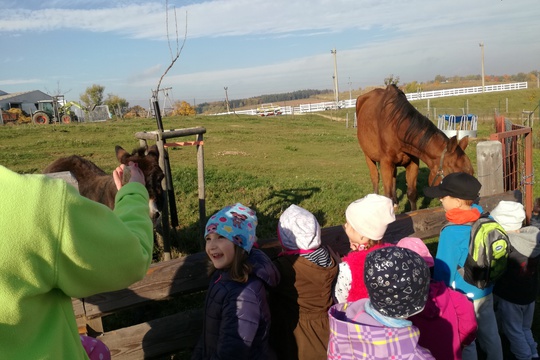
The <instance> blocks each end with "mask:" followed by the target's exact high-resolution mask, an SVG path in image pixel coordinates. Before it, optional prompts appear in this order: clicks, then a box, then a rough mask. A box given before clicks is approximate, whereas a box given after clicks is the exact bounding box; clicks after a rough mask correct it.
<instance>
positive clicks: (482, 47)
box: [478, 43, 484, 92]
mask: <svg viewBox="0 0 540 360" xmlns="http://www.w3.org/2000/svg"><path fill="white" fill-rule="evenodd" d="M478 45H479V46H480V49H482V92H484V43H480V44H478Z"/></svg>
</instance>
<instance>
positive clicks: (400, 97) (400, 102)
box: [383, 84, 448, 148]
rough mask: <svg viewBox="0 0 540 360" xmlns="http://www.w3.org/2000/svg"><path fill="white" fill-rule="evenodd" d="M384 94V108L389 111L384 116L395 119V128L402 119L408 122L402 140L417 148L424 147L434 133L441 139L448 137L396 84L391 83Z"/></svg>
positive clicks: (400, 123) (399, 125)
mask: <svg viewBox="0 0 540 360" xmlns="http://www.w3.org/2000/svg"><path fill="white" fill-rule="evenodd" d="M384 96H385V98H384V102H383V104H384V109H385V110H388V111H389V112H390V113H389V116H387V117H386V118H387V119H393V120H394V121H395V124H394V126H395V127H396V129H399V128H400V127H401V125H402V124H403V122H404V121H408V122H409V125H408V127H407V130H406V131H405V134H404V136H403V142H405V143H408V144H410V145H414V146H415V147H418V148H424V147H426V146H427V144H428V142H429V141H430V140H431V139H432V138H433V137H434V136H436V135H442V136H441V138H442V139H445V140H447V139H448V137H447V136H446V135H445V134H444V133H443V132H442V131H441V130H439V129H438V128H437V127H436V126H435V124H433V123H432V122H431V120H429V119H428V118H427V117H425V116H424V115H422V114H421V113H420V112H419V111H418V110H416V108H415V107H414V106H412V105H411V103H410V102H409V101H408V100H407V97H406V96H405V94H404V93H403V91H401V90H400V89H399V88H398V87H397V86H396V85H394V84H392V85H390V86H388V87H387V88H386V90H385V95H384Z"/></svg>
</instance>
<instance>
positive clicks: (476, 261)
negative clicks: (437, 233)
mask: <svg viewBox="0 0 540 360" xmlns="http://www.w3.org/2000/svg"><path fill="white" fill-rule="evenodd" d="M488 215H489V214H486V213H484V214H482V216H481V217H480V218H479V219H478V220H476V221H475V222H470V223H467V224H465V225H471V238H470V241H469V253H468V255H467V259H466V260H465V264H464V265H463V267H461V266H459V265H458V269H457V271H458V273H459V274H460V275H461V276H462V277H463V279H464V280H465V281H466V282H468V283H469V284H471V285H474V286H476V287H477V288H479V289H485V288H486V287H488V286H491V285H493V284H494V283H495V281H497V280H498V279H499V278H500V277H501V276H502V275H503V274H504V273H505V272H506V266H507V262H508V255H509V254H510V251H511V245H510V240H509V239H508V235H507V234H506V231H505V230H504V229H503V227H502V226H501V225H500V224H499V223H498V222H496V221H495V220H493V219H492V218H490V217H488ZM446 226H448V225H446Z"/></svg>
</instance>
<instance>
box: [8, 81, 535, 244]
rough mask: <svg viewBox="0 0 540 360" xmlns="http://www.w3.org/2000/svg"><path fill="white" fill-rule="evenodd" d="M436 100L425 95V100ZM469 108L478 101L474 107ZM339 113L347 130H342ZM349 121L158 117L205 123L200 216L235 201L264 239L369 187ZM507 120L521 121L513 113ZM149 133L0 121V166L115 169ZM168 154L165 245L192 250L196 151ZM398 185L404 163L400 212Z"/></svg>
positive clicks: (131, 123)
mask: <svg viewBox="0 0 540 360" xmlns="http://www.w3.org/2000/svg"><path fill="white" fill-rule="evenodd" d="M535 91H536V89H529V90H523V91H515V92H506V93H497V94H492V93H488V94H483V95H476V97H478V96H480V97H482V100H481V101H480V100H474V97H471V99H470V100H469V104H470V105H469V107H470V110H471V111H470V112H472V113H482V112H483V111H484V110H483V109H484V108H490V107H491V105H492V104H493V103H494V102H496V101H497V98H506V97H508V98H511V100H510V104H516V105H515V107H514V108H512V110H513V111H514V113H515V114H517V113H518V111H517V109H518V108H521V107H522V106H523V105H522V104H523V102H524V101H526V99H529V98H532V96H533V95H534V92H535ZM517 93H521V96H518V94H517ZM531 94H532V95H531ZM459 98H460V97H455V98H446V103H439V102H442V101H443V99H438V100H437V102H438V103H437V104H436V105H437V106H439V107H445V108H451V107H453V106H454V104H453V102H456V101H457V102H463V98H462V99H461V100H459ZM456 99H458V100H456ZM524 99H525V100H524ZM417 103H418V104H414V105H415V106H418V107H419V109H422V103H421V102H417ZM434 103H435V100H432V101H431V106H434V105H433V104H434ZM472 104H476V105H474V107H472ZM517 104H519V105H517ZM491 114H492V115H491V117H486V118H484V119H481V120H480V122H479V130H478V138H477V139H471V141H470V145H469V147H468V148H467V149H466V152H467V154H468V155H469V157H470V158H471V160H472V162H473V164H475V165H476V144H477V143H478V141H481V140H484V139H486V138H487V137H489V134H490V133H492V132H493V131H494V125H493V112H491ZM511 114H512V112H511ZM511 114H510V115H509V118H510V119H512V115H511ZM328 117H331V118H333V119H339V121H335V120H334V121H332V120H329V119H328ZM347 117H348V118H349V127H347V126H346V124H347V122H346V121H345V119H346V118H347ZM353 118H354V110H353V109H342V110H338V111H326V112H322V113H312V114H305V115H297V116H280V117H269V118H260V117H254V116H234V115H231V116H219V117H214V116H194V117H173V118H164V120H163V121H164V128H165V129H180V128H191V127H197V126H200V127H204V128H205V129H206V134H205V135H204V141H205V145H204V152H205V155H204V161H205V184H206V207H207V215H210V214H212V213H213V212H215V211H217V210H219V209H220V208H221V207H222V206H224V205H226V204H229V203H233V202H237V201H238V202H242V203H244V204H245V205H248V206H251V207H253V208H254V209H255V210H256V211H257V214H258V217H259V227H258V236H259V237H261V238H268V237H274V236H275V229H276V225H277V219H278V217H279V215H280V214H281V212H282V211H283V210H284V209H285V208H287V207H288V206H289V205H290V204H293V203H294V204H299V205H300V206H303V207H305V208H306V209H308V210H310V211H312V212H313V213H314V214H315V215H316V216H317V219H318V220H319V222H320V223H321V226H323V227H327V226H334V225H338V224H341V223H343V221H344V210H345V207H346V206H347V205H348V204H349V203H350V202H351V201H353V200H355V199H357V198H360V197H362V196H364V195H365V194H367V193H369V192H371V182H370V179H369V172H368V170H367V166H366V164H365V160H364V157H363V155H362V152H361V150H360V147H359V145H358V142H357V139H356V131H355V130H356V129H353V128H352V119H353ZM513 121H514V122H516V123H520V122H519V121H518V120H517V119H515V120H513ZM155 129H156V123H155V120H154V119H138V120H117V121H108V122H99V123H81V124H77V123H75V124H70V125H47V126H37V125H19V126H3V127H0V138H1V139H2V141H1V143H0V164H2V165H4V166H6V167H8V168H10V169H12V170H14V171H17V172H20V173H39V172H41V170H42V169H43V168H44V167H45V166H46V165H47V164H49V163H50V162H52V161H54V160H55V159H56V158H58V157H61V156H67V155H71V154H78V155H81V156H84V157H87V158H89V159H90V160H92V161H93V162H95V163H96V164H97V165H98V166H100V167H102V168H103V169H104V170H105V171H107V172H112V170H113V169H114V168H115V167H116V165H117V160H116V157H115V154H114V147H115V145H120V146H123V147H124V148H125V149H126V150H128V151H131V150H132V149H134V148H136V147H137V146H138V140H137V139H136V138H135V136H134V134H135V133H136V132H138V131H152V130H155ZM175 140H177V141H183V140H193V139H192V138H191V137H190V138H177V139H175ZM535 153H536V150H535ZM169 158H170V164H171V168H172V176H173V183H174V189H175V196H176V202H177V209H178V218H179V223H180V226H179V228H178V229H177V234H178V236H177V238H176V240H177V241H176V242H175V243H173V247H174V249H173V251H174V252H175V253H176V254H178V253H190V252H193V251H197V250H199V247H198V243H199V240H200V239H198V237H199V232H198V195H197V194H198V193H197V162H196V151H195V148H194V147H182V148H172V149H170V150H169ZM536 158H538V157H537V156H536ZM538 168H539V167H538V166H536V167H535V169H538ZM404 183H405V181H404V173H403V169H399V171H398V200H399V206H400V211H401V212H402V211H406V210H408V204H407V199H406V197H405V196H404V193H405V184H404ZM424 186H427V169H426V168H425V167H423V168H421V173H420V176H419V181H418V185H417V187H418V189H419V200H418V205H419V207H421V208H425V207H429V206H437V205H438V201H436V200H431V199H425V198H423V195H422V192H421V190H422V188H423V187H424ZM535 194H540V188H538V185H535Z"/></svg>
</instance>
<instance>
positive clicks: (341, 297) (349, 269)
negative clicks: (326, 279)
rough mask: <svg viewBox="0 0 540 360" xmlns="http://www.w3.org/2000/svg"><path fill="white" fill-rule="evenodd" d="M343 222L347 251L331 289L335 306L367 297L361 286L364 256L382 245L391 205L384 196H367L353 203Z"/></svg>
mask: <svg viewBox="0 0 540 360" xmlns="http://www.w3.org/2000/svg"><path fill="white" fill-rule="evenodd" d="M345 217H346V219H347V221H346V223H345V225H344V226H343V227H344V229H345V232H346V234H347V237H348V238H349V244H350V248H351V252H349V254H347V255H346V256H344V257H343V259H342V262H341V263H340V264H339V273H338V277H337V281H336V284H335V287H334V298H335V300H336V301H337V302H338V303H342V302H346V301H356V300H359V299H364V298H367V297H368V293H367V289H366V286H365V284H364V261H365V258H366V256H367V254H368V253H369V252H371V251H373V250H375V249H379V248H381V247H385V246H391V245H390V244H385V243H384V242H383V240H382V238H383V236H384V233H385V232H386V229H387V227H388V224H390V223H392V222H394V221H395V220H396V217H395V215H394V204H393V202H392V200H391V199H389V198H387V197H386V196H382V195H377V194H368V195H366V196H365V197H363V198H361V199H358V200H356V201H353V202H352V203H351V204H350V205H349V206H348V207H347V210H346V211H345Z"/></svg>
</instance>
